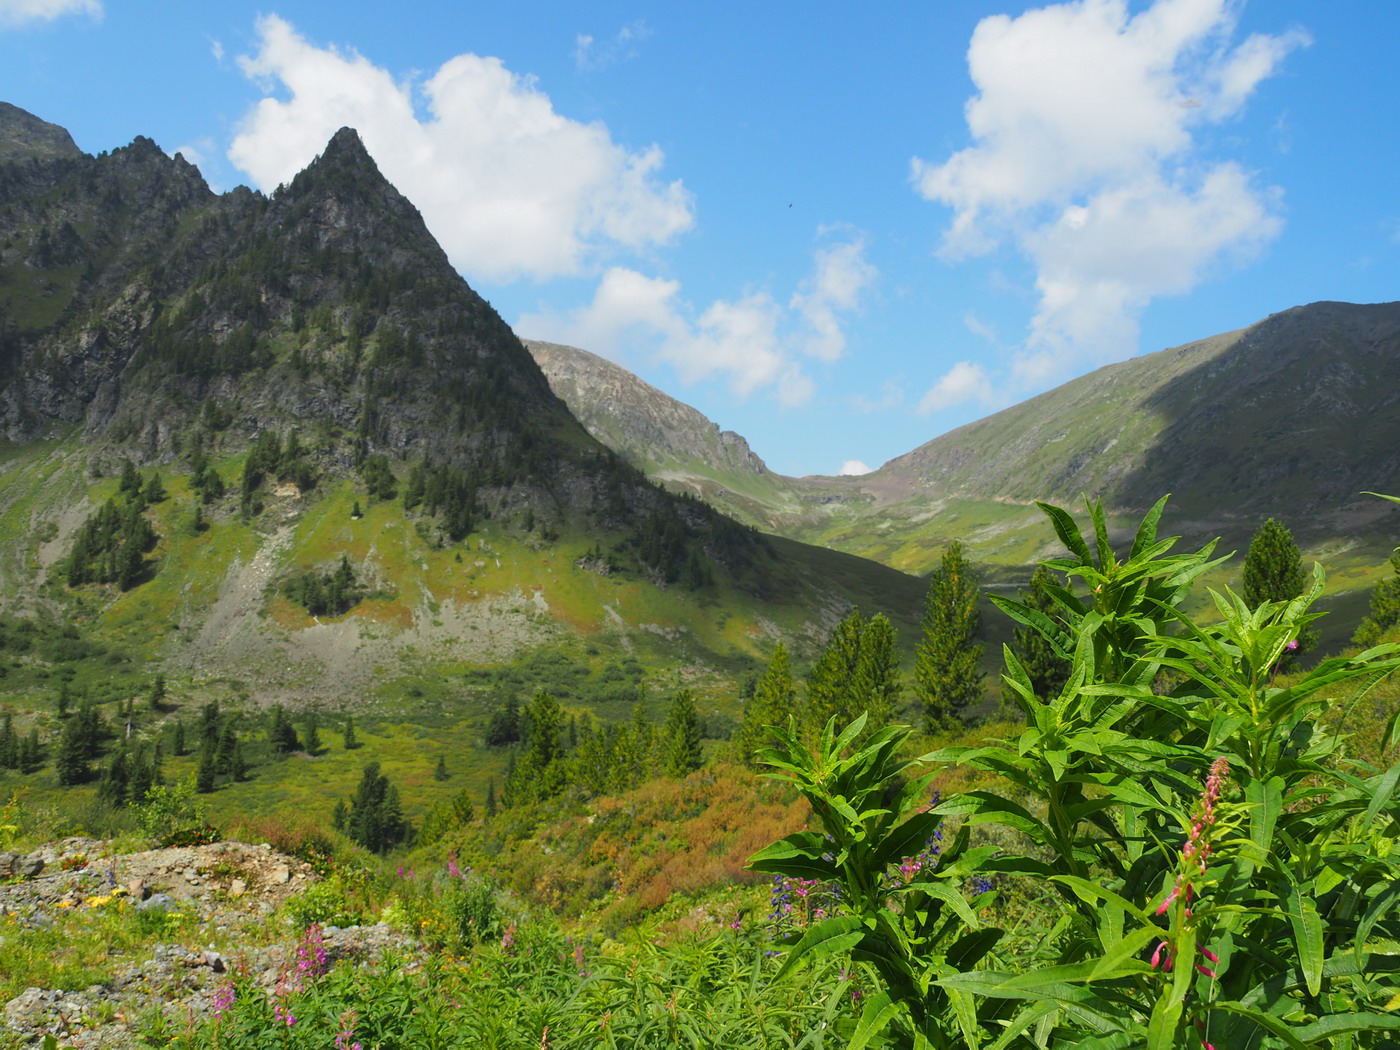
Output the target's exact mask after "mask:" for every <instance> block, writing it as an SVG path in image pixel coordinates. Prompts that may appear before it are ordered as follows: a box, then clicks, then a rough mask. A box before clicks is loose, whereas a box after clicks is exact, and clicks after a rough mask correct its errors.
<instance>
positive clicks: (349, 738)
mask: <svg viewBox="0 0 1400 1050" xmlns="http://www.w3.org/2000/svg"><path fill="white" fill-rule="evenodd" d="M359 746H360V745H359V742H358V741H356V739H355V716H354V715H346V716H345V750H346V751H354V750H355V748H357V747H359Z"/></svg>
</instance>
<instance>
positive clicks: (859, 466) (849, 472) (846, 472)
mask: <svg viewBox="0 0 1400 1050" xmlns="http://www.w3.org/2000/svg"><path fill="white" fill-rule="evenodd" d="M869 473H870V467H868V466H866V464H864V463H862V462H861V461H860V460H858V459H848V460H846V462H844V463H842V464H841V469H840V470H839V471H837V474H839V475H840V476H841V477H857V476H859V475H861V474H869Z"/></svg>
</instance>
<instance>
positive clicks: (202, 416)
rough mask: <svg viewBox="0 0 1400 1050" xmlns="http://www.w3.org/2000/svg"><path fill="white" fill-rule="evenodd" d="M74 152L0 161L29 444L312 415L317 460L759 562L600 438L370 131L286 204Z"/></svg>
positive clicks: (0, 379) (112, 442) (165, 168)
mask: <svg viewBox="0 0 1400 1050" xmlns="http://www.w3.org/2000/svg"><path fill="white" fill-rule="evenodd" d="M36 124H42V122H40V121H37V118H30V119H29V120H28V121H25V120H22V119H15V120H12V121H11V125H13V126H15V127H19V128H22V129H23V128H32V127H33V126H35V125H36ZM60 130H61V129H60ZM36 135H37V132H36V133H34V134H31V135H30V136H29V139H27V140H26V141H29V140H33V139H34V138H35V136H36ZM50 138H53V136H52V135H50ZM31 152H32V151H31ZM59 152H60V153H61V154H62V155H59V156H55V157H53V158H52V159H47V160H36V159H30V160H26V161H25V162H24V163H11V164H0V200H3V201H4V202H5V204H4V206H3V208H0V430H2V431H3V433H4V434H5V435H6V436H7V437H8V438H9V439H10V440H11V441H20V442H23V441H28V440H32V439H33V438H36V437H39V436H42V435H44V434H46V433H49V432H50V431H52V430H53V429H54V428H55V427H68V426H72V425H80V426H81V428H82V430H83V432H84V435H85V438H86V440H87V442H88V445H89V448H90V451H91V455H92V457H93V460H94V463H95V465H96V466H97V468H98V469H99V470H109V469H113V468H114V465H115V464H116V463H118V462H119V461H120V459H121V458H126V457H130V458H132V459H134V460H135V461H136V462H137V463H138V464H140V463H150V462H171V461H177V460H179V458H180V457H182V456H183V455H186V454H188V452H189V450H190V449H191V448H192V447H194V446H198V447H200V448H203V449H205V450H208V451H210V452H220V451H222V452H232V451H238V450H240V449H241V448H244V447H247V446H248V445H249V444H250V443H251V442H252V441H253V439H254V438H255V437H256V436H257V435H258V434H260V433H263V432H265V431H269V430H270V431H273V432H275V433H277V434H279V435H281V436H286V435H288V434H290V433H292V432H294V431H295V432H297V433H298V434H299V440H300V442H301V443H302V445H303V446H304V447H305V448H306V449H307V453H308V455H309V456H311V457H312V458H313V460H314V461H315V463H316V466H317V468H318V469H321V470H327V471H346V470H349V469H350V468H351V467H352V465H354V464H358V463H360V462H362V461H363V460H364V459H365V457H367V456H371V455H376V454H383V455H385V456H387V457H389V458H390V460H391V462H399V463H403V464H405V469H407V466H408V465H409V464H412V463H416V462H423V463H427V464H430V465H434V466H435V467H444V468H447V467H450V468H452V469H455V470H459V471H461V472H463V476H464V477H465V478H466V479H467V481H466V483H468V484H470V486H471V487H472V488H473V490H474V491H476V492H477V493H478V499H479V500H480V501H481V503H482V504H483V505H485V509H486V510H487V512H489V513H493V514H500V513H511V512H515V511H527V510H528V512H529V513H530V515H531V518H532V520H536V519H538V520H542V521H543V522H545V523H549V522H554V523H564V522H567V523H568V525H569V526H570V527H571V528H576V527H602V528H609V529H619V528H622V529H633V530H635V529H636V528H637V523H638V522H639V521H643V522H646V523H648V525H647V527H648V528H649V529H650V531H652V532H653V533H657V534H660V533H662V532H667V533H669V534H671V535H680V534H681V533H686V534H689V535H691V536H693V537H695V538H697V539H698V541H699V542H700V543H702V544H703V545H704V546H705V548H706V550H707V551H708V552H709V553H710V554H711V556H712V557H715V558H720V559H722V560H733V559H734V558H736V557H737V558H738V560H739V562H743V561H744V560H745V559H744V557H743V555H742V553H741V552H740V549H741V548H745V547H751V546H752V543H751V542H750V540H749V539H746V538H745V535H746V534H743V533H742V530H738V531H736V530H735V529H734V528H733V527H732V526H731V525H730V524H729V523H727V522H725V521H724V520H723V519H721V518H720V517H719V516H718V515H716V514H715V513H713V512H712V511H711V510H710V509H709V508H708V507H705V506H703V505H699V504H690V503H683V502H678V501H676V500H675V499H674V498H673V497H671V496H669V495H666V494H665V493H663V492H661V491H660V490H658V489H656V488H655V487H654V486H652V485H651V484H650V483H648V482H647V481H646V479H645V478H644V477H643V476H642V475H641V474H640V473H639V472H638V471H636V470H635V469H633V468H631V467H629V466H627V465H626V464H625V463H623V462H622V461H621V460H619V459H618V457H616V456H615V455H614V454H613V453H612V452H610V451H609V450H608V449H606V448H604V447H603V446H601V445H599V444H598V443H597V442H595V441H594V440H593V439H592V438H591V437H589V436H588V434H587V433H586V432H585V431H584V430H583V429H582V427H580V425H579V424H578V422H577V421H576V420H575V419H574V418H573V417H572V416H571V415H570V414H569V412H568V410H567V408H566V407H565V406H564V404H563V403H562V402H561V401H560V400H559V399H558V398H557V397H556V396H555V395H554V393H553V392H552V391H551V390H550V388H549V385H548V383H547V382H546V381H545V379H544V376H543V375H542V374H541V372H540V369H539V367H538V366H537V365H536V364H535V362H534V361H533V359H532V358H531V357H530V355H529V354H528V353H526V352H525V350H524V348H523V347H522V346H521V344H520V342H519V340H518V339H516V337H515V336H514V334H513V333H512V332H511V331H510V329H509V328H508V327H507V326H506V325H505V323H504V322H503V321H501V319H500V318H499V316H497V314H496V313H495V311H493V310H492V309H491V308H490V306H489V305H488V304H487V303H486V302H485V301H484V300H482V299H481V298H480V296H478V295H477V294H476V293H475V292H473V291H472V290H471V288H469V287H468V286H467V284H466V282H464V281H463V280H462V278H461V277H460V276H459V275H458V274H457V273H456V272H455V271H454V270H453V269H452V267H451V265H450V264H449V262H448V260H447V257H446V255H445V254H444V253H443V251H442V250H441V248H440V247H439V246H438V245H437V243H436V242H435V241H434V240H433V238H432V236H431V235H430V234H429V232H428V230H427V228H426V227H425V226H424V224H423V221H422V218H421V216H420V215H419V213H418V211H417V209H416V208H414V207H413V205H412V204H410V203H409V202H408V201H407V200H406V199H405V198H404V197H403V196H402V195H401V194H399V193H398V191H397V190H395V189H394V187H393V186H391V185H390V184H389V183H388V182H387V181H385V179H384V178H383V177H382V175H381V174H380V173H379V170H378V168H377V167H376V166H375V164H374V161H373V160H372V159H371V158H370V156H369V155H368V153H367V152H366V151H365V149H364V146H363V145H362V143H361V142H360V139H359V136H358V135H357V134H356V133H355V132H354V131H353V130H351V129H348V128H345V129H342V130H341V131H340V132H338V133H337V134H336V135H335V137H334V138H333V139H332V140H331V142H330V143H329V144H328V145H327V147H326V149H325V151H324V153H323V154H322V155H321V156H320V157H318V158H317V159H316V160H315V161H314V162H313V163H312V164H311V165H310V166H309V167H308V168H307V169H306V170H305V171H303V172H302V173H301V174H299V175H298V176H297V177H296V178H295V179H294V180H293V181H292V182H291V184H290V185H288V186H286V187H283V188H281V189H279V191H278V192H277V193H275V194H273V195H272V196H271V197H265V196H263V195H262V194H258V193H254V192H251V191H249V190H247V189H244V188H240V189H237V190H235V191H233V192H231V193H227V194H223V195H215V194H213V193H212V192H211V191H210V190H209V189H208V187H207V186H206V185H205V183H204V182H203V180H202V179H201V178H200V176H199V173H198V172H197V171H196V169H194V168H193V167H191V166H190V165H189V164H186V163H185V162H184V161H183V160H181V159H179V158H176V159H171V158H169V157H166V156H165V155H164V154H163V153H162V152H161V151H160V150H159V148H158V147H157V146H156V145H155V144H154V143H153V142H151V141H150V140H148V139H142V138H138V139H137V140H136V141H135V142H133V143H132V144H131V145H130V146H128V147H125V148H123V149H118V150H116V151H114V152H112V153H111V154H105V155H102V156H99V157H90V156H86V155H83V154H77V155H76V156H75V155H71V154H68V153H65V152H63V151H59ZM678 544H679V541H677V542H676V543H671V544H667V545H663V546H667V547H669V548H670V550H671V553H673V554H674V553H675V552H676V550H677V549H678ZM656 556H657V557H660V556H661V553H660V551H659V549H658V551H657V552H656Z"/></svg>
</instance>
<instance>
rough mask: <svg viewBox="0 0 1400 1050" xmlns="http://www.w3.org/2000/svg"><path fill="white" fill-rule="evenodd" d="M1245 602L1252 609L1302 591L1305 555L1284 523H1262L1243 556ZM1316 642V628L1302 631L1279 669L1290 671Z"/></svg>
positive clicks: (1270, 520)
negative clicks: (1295, 646)
mask: <svg viewBox="0 0 1400 1050" xmlns="http://www.w3.org/2000/svg"><path fill="white" fill-rule="evenodd" d="M1242 584H1243V589H1244V594H1243V597H1244V601H1245V604H1246V605H1248V606H1249V607H1250V608H1251V609H1257V608H1259V606H1261V605H1263V604H1264V603H1265V602H1286V601H1291V600H1292V599H1294V598H1296V597H1298V595H1300V594H1302V593H1303V588H1304V587H1305V586H1306V585H1307V574H1306V573H1305V572H1304V571H1303V556H1302V554H1301V553H1300V552H1299V550H1298V545H1297V544H1296V543H1294V542H1293V534H1292V533H1291V532H1289V531H1288V529H1287V527H1286V526H1285V525H1284V524H1283V522H1281V521H1279V520H1278V519H1276V518H1270V519H1269V520H1268V521H1266V522H1264V524H1263V525H1260V526H1259V529H1258V531H1256V532H1255V533H1254V538H1253V539H1251V540H1250V541H1249V551H1248V553H1246V554H1245V556H1244V576H1243V581H1242ZM1316 644H1317V632H1316V631H1306V630H1305V631H1303V632H1302V633H1301V634H1300V635H1299V636H1298V645H1297V648H1296V649H1294V650H1293V651H1292V652H1290V653H1287V654H1285V655H1284V657H1283V659H1282V660H1280V661H1279V664H1278V669H1279V670H1281V671H1287V670H1290V669H1291V668H1292V667H1293V666H1294V664H1296V663H1297V660H1298V657H1299V656H1300V655H1302V654H1303V653H1305V652H1307V651H1308V650H1309V649H1311V648H1312V647H1313V646H1314V645H1316Z"/></svg>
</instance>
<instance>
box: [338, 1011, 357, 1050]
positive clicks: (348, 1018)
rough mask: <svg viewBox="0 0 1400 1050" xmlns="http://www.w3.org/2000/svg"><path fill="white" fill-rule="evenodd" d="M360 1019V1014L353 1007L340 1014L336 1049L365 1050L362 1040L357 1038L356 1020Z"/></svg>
mask: <svg viewBox="0 0 1400 1050" xmlns="http://www.w3.org/2000/svg"><path fill="white" fill-rule="evenodd" d="M359 1019H360V1015H359V1014H358V1013H356V1012H355V1010H354V1008H353V1007H352V1008H351V1009H349V1010H346V1011H345V1012H344V1013H343V1014H341V1015H340V1031H338V1032H337V1033H336V1034H335V1050H363V1047H361V1046H360V1041H359V1040H358V1039H355V1022H356V1021H358V1020H359ZM351 1040H354V1041H353V1042H352V1041H351Z"/></svg>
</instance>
